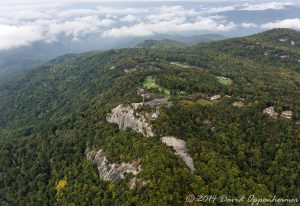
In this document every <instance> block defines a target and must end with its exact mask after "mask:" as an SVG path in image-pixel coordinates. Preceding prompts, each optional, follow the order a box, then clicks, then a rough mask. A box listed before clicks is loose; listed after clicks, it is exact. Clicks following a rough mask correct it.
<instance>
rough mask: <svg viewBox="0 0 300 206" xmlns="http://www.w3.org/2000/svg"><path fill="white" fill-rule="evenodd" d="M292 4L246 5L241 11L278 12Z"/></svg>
mask: <svg viewBox="0 0 300 206" xmlns="http://www.w3.org/2000/svg"><path fill="white" fill-rule="evenodd" d="M291 5H293V3H291V2H267V3H260V4H249V3H246V4H244V5H243V8H242V9H241V10H248V11H263V10H269V9H273V10H279V9H284V8H286V7H287V6H291Z"/></svg>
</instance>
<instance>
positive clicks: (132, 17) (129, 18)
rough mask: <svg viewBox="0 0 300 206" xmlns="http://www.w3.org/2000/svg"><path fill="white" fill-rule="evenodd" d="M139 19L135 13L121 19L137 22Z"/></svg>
mask: <svg viewBox="0 0 300 206" xmlns="http://www.w3.org/2000/svg"><path fill="white" fill-rule="evenodd" d="M137 20H138V18H137V17H135V16H133V15H127V16H125V17H124V18H123V19H121V21H123V22H135V21H137Z"/></svg>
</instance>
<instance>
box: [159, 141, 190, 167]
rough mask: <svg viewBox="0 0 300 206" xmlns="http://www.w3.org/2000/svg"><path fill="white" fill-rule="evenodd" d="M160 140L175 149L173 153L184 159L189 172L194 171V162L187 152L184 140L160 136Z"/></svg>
mask: <svg viewBox="0 0 300 206" xmlns="http://www.w3.org/2000/svg"><path fill="white" fill-rule="evenodd" d="M161 141H162V142H163V143H165V144H166V145H167V146H170V147H173V149H174V150H175V155H177V156H178V157H180V158H181V159H182V160H183V161H184V163H185V164H186V166H187V167H188V168H189V169H190V170H191V172H194V171H195V167H194V162H193V159H192V158H191V157H190V155H189V154H188V149H187V146H186V142H185V141H183V140H181V139H177V138H175V137H162V138H161Z"/></svg>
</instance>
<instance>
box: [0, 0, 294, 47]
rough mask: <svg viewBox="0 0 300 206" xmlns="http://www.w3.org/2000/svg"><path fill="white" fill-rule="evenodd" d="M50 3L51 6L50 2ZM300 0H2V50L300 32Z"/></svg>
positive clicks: (0, 15) (0, 40) (0, 36)
mask: <svg viewBox="0 0 300 206" xmlns="http://www.w3.org/2000/svg"><path fill="white" fill-rule="evenodd" d="M49 2H50V3H49ZM297 2H298V3H299V1H293V0H291V1H284V0H283V1H230V2H229V1H228V0H226V1H222V0H219V1H211V0H210V1H205V0H198V1H197V0H194V1H167V0H165V1H149V0H144V1H125V0H123V1H122V0H119V1H109V2H105V1H101V0H52V1H49V0H0V50H6V49H11V48H17V47H20V46H26V45H30V44H32V43H34V42H41V41H42V42H53V41H58V40H59V39H58V37H59V36H61V35H63V36H67V37H70V38H72V39H73V40H74V41H78V40H80V39H81V38H83V37H86V36H88V35H98V36H99V38H122V37H143V36H151V35H155V34H182V35H192V34H193V35H194V34H203V33H218V34H224V35H229V36H231V35H245V34H250V33H254V32H257V31H263V30H267V29H272V28H277V27H283V28H293V29H297V30H300V9H299V5H297Z"/></svg>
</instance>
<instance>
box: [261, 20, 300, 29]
mask: <svg viewBox="0 0 300 206" xmlns="http://www.w3.org/2000/svg"><path fill="white" fill-rule="evenodd" d="M261 27H262V28H263V29H274V28H289V29H296V30H300V19H299V18H294V19H284V20H279V21H275V22H269V23H266V24H263V25H261Z"/></svg>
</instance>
